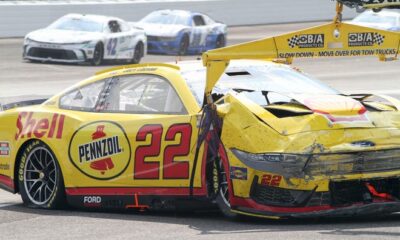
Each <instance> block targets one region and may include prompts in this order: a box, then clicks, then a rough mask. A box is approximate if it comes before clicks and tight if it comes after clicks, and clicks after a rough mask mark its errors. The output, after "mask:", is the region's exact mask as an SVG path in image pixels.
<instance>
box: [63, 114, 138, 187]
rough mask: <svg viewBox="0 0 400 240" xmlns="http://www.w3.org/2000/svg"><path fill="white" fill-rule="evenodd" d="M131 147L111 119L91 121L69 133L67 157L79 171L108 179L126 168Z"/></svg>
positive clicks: (96, 177) (119, 127)
mask: <svg viewBox="0 0 400 240" xmlns="http://www.w3.org/2000/svg"><path fill="white" fill-rule="evenodd" d="M130 156H131V147H130V143H129V140H128V137H127V136H126V134H125V132H124V130H123V128H122V127H121V126H120V125H119V124H117V123H114V122H106V121H101V122H93V123H90V124H87V125H85V126H83V127H81V128H79V129H78V130H77V131H76V132H75V133H74V134H73V136H72V139H71V142H70V146H69V157H70V160H71V162H72V163H73V165H74V166H75V167H76V168H77V169H78V170H79V171H81V172H82V173H83V174H85V175H87V176H89V177H91V178H95V179H100V180H107V179H112V178H115V177H117V176H119V175H120V174H122V173H123V171H124V170H125V169H126V168H127V167H128V165H129V162H130Z"/></svg>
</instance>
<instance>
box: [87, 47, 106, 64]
mask: <svg viewBox="0 0 400 240" xmlns="http://www.w3.org/2000/svg"><path fill="white" fill-rule="evenodd" d="M103 57H104V48H103V44H101V43H97V44H96V47H95V48H94V52H93V58H92V60H91V61H90V63H91V64H92V65H93V66H100V65H101V64H102V63H103Z"/></svg>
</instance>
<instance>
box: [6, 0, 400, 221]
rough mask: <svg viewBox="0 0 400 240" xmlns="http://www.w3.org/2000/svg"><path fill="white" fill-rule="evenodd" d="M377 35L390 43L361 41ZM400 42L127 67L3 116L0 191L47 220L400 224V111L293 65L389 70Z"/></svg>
mask: <svg viewBox="0 0 400 240" xmlns="http://www.w3.org/2000/svg"><path fill="white" fill-rule="evenodd" d="M342 6H343V5H342V4H339V6H338V9H340V8H341V7H342ZM338 19H339V18H337V20H338ZM370 32H374V33H376V34H375V35H374V36H381V37H380V39H381V40H380V41H376V42H374V43H373V44H367V42H365V44H360V43H358V44H355V43H354V39H353V38H352V37H350V36H351V34H359V35H362V34H365V33H370ZM362 40H365V39H362ZM399 40H400V36H399V34H397V33H394V32H387V31H383V30H377V29H370V28H366V27H361V26H355V25H351V24H347V23H341V22H340V21H337V22H333V23H329V24H326V25H322V26H318V27H315V28H310V29H306V30H300V31H297V32H294V33H289V34H283V35H280V36H276V37H273V38H266V39H261V40H258V41H253V42H249V43H243V44H239V45H236V46H230V47H226V48H221V49H217V50H212V51H208V52H206V53H205V54H204V55H203V66H201V65H200V63H199V62H197V63H181V64H178V65H170V64H143V65H127V66H121V67H116V68H113V69H110V70H106V71H103V72H99V73H98V74H96V75H95V76H93V77H92V78H89V79H87V80H85V81H83V82H81V83H78V84H77V85H75V86H72V87H71V88H70V89H68V90H66V91H64V92H62V93H60V94H57V95H55V96H53V97H52V98H50V99H48V100H46V101H44V102H43V103H41V104H38V102H34V101H33V102H31V103H30V102H25V103H16V104H8V105H3V106H2V108H3V111H2V112H1V113H0V166H1V168H0V186H1V187H2V188H4V189H6V190H8V191H10V192H12V193H20V194H21V197H22V199H23V201H24V203H25V204H26V205H28V206H33V207H40V208H50V209H51V208H59V207H64V206H66V204H69V205H71V206H76V207H85V208H100V209H104V208H122V209H124V208H125V209H130V208H133V209H139V210H146V209H149V210H153V209H165V208H166V209H169V208H179V207H181V206H186V202H187V201H190V202H199V203H200V204H207V203H210V202H211V203H215V204H216V205H217V206H218V207H219V208H220V209H221V211H222V212H223V213H224V214H225V215H227V216H236V215H238V214H239V215H250V216H257V217H265V218H272V219H278V218H289V217H299V218H300V217H317V216H320V217H327V216H354V215H371V214H380V215H382V214H388V213H392V212H396V211H400V200H399V199H400V101H399V100H397V99H394V98H391V97H389V96H375V95H372V94H358V95H345V94H341V93H340V92H338V91H336V90H334V89H332V88H330V87H328V86H326V85H324V84H322V83H320V82H318V81H316V80H314V79H313V78H311V77H309V76H308V75H305V74H303V73H301V72H300V71H298V70H296V69H294V68H292V67H291V66H288V65H286V64H283V63H282V62H285V63H288V62H290V61H291V60H292V59H293V58H300V57H303V58H310V57H316V56H320V57H322V56H343V55H345V54H348V56H357V57H359V56H376V55H377V56H379V57H380V59H382V60H390V59H392V56H391V54H398V53H399V46H398V43H399ZM331 52H332V53H331ZM244 59H249V60H244ZM257 59H263V60H257ZM265 59H271V60H265ZM35 104H36V105H35ZM23 105H26V106H23ZM181 201H186V202H185V204H182V202H181Z"/></svg>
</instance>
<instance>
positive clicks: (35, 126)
mask: <svg viewBox="0 0 400 240" xmlns="http://www.w3.org/2000/svg"><path fill="white" fill-rule="evenodd" d="M64 119H65V116H64V115H63V114H57V113H55V114H53V115H51V117H50V118H46V117H41V118H36V117H34V113H33V112H21V113H20V114H19V115H18V119H17V133H16V134H15V140H18V139H23V138H32V137H33V138H43V137H46V138H56V139H61V138H62V134H63V129H64Z"/></svg>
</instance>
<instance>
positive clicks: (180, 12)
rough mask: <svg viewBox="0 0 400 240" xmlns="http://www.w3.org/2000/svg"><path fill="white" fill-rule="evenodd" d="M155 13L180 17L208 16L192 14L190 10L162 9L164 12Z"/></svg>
mask: <svg viewBox="0 0 400 240" xmlns="http://www.w3.org/2000/svg"><path fill="white" fill-rule="evenodd" d="M154 12H160V13H168V14H174V15H180V16H193V15H197V14H200V15H206V14H204V13H199V12H192V11H188V10H179V9H162V10H157V11H154ZM154 12H153V13H154Z"/></svg>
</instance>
